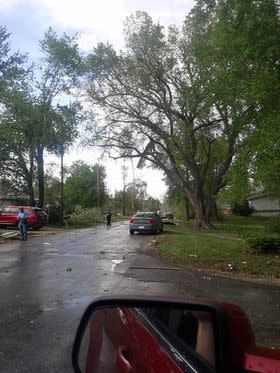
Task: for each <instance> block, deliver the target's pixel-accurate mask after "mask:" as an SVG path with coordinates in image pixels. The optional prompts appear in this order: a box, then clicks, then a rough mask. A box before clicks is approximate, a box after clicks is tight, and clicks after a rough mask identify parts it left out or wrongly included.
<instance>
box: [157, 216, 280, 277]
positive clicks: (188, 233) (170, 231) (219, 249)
mask: <svg viewBox="0 0 280 373" xmlns="http://www.w3.org/2000/svg"><path fill="white" fill-rule="evenodd" d="M270 221H271V220H270V218H259V217H227V218H225V220H224V221H220V222H216V223H215V229H214V230H212V231H210V232H201V231H198V230H196V229H195V228H194V226H193V222H192V221H190V222H188V223H186V224H182V223H181V224H179V225H176V226H172V225H165V226H164V231H165V232H166V234H164V233H163V235H162V236H160V239H159V245H158V246H157V248H156V250H157V252H158V253H159V255H160V256H162V257H165V258H166V259H168V260H171V261H172V262H173V263H174V264H177V265H182V266H187V267H191V268H195V269H200V270H204V271H208V272H227V273H229V272H230V273H232V274H234V275H239V276H242V275H250V276H251V277H252V276H253V277H265V278H268V279H277V278H280V254H277V253H276V254H265V255H264V254H259V255H258V254H253V253H252V252H250V250H249V247H248V244H247V242H246V241H245V239H243V237H244V235H247V234H259V233H262V232H263V233H264V232H266V230H267V227H268V226H269V224H270Z"/></svg>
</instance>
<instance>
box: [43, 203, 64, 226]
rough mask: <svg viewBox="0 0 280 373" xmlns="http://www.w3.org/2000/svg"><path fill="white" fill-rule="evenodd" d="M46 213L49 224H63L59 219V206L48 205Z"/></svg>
mask: <svg viewBox="0 0 280 373" xmlns="http://www.w3.org/2000/svg"><path fill="white" fill-rule="evenodd" d="M46 213H47V214H48V223H49V224H54V225H56V224H63V222H62V221H61V207H60V206H57V205H50V206H49V207H48V208H47V209H46Z"/></svg>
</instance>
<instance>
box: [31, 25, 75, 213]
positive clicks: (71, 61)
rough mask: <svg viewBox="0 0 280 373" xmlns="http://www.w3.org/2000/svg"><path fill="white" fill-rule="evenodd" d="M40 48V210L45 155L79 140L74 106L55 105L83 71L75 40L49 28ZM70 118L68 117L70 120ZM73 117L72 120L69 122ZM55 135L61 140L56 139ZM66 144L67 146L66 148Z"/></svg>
mask: <svg viewBox="0 0 280 373" xmlns="http://www.w3.org/2000/svg"><path fill="white" fill-rule="evenodd" d="M40 46H41V50H42V52H43V55H44V57H43V59H42V64H41V67H40V70H41V79H40V80H39V81H38V82H37V94H36V114H37V121H36V122H35V124H36V126H35V128H34V138H35V139H36V161H37V173H38V188H39V206H43V205H44V151H45V150H46V149H54V150H56V151H57V148H56V145H58V148H60V149H62V147H64V146H66V144H69V141H70V142H71V141H73V140H74V138H75V136H74V134H75V130H73V109H74V108H73V106H72V107H68V108H67V107H65V106H64V108H63V107H61V106H58V107H57V110H55V109H54V108H53V105H54V103H55V100H58V99H59V96H61V95H65V94H66V95H69V94H70V93H71V88H73V87H74V85H75V84H76V81H77V77H78V73H77V72H78V71H79V68H80V64H81V60H80V55H79V52H78V45H77V38H76V37H75V36H74V37H69V36H67V35H66V34H63V36H61V37H58V36H57V34H56V33H55V32H54V31H53V30H52V29H51V28H49V30H48V31H47V32H46V33H45V35H44V38H43V40H42V41H41V42H40ZM74 110H75V109H74ZM66 117H68V120H67V119H66ZM70 117H71V120H69V118H70ZM68 125H69V126H68ZM57 127H58V128H57ZM62 127H63V129H62ZM53 134H55V135H57V136H55V137H53ZM71 135H73V136H71ZM70 139H71V140H70ZM63 142H64V144H65V145H63ZM61 152H62V150H61V151H60V153H61ZM63 153H64V151H63Z"/></svg>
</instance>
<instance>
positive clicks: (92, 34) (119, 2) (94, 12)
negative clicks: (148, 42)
mask: <svg viewBox="0 0 280 373" xmlns="http://www.w3.org/2000/svg"><path fill="white" fill-rule="evenodd" d="M0 1H1V0H0ZM13 1H15V2H16V1H17V0H13ZM18 1H20V0H18ZM25 1H26V2H27V3H29V4H32V5H33V7H34V10H35V11H36V12H37V13H38V16H39V17H40V18H42V19H44V20H45V26H47V25H48V24H51V25H53V27H54V28H56V27H58V28H59V29H60V30H73V31H74V32H80V33H81V34H82V41H81V45H82V46H83V48H84V49H92V47H93V45H95V44H96V43H97V42H99V41H109V42H110V43H112V44H113V45H114V46H115V48H117V49H121V48H122V47H123V34H122V31H123V22H124V20H125V18H126V17H127V16H129V15H130V14H132V13H134V12H135V11H136V10H143V11H147V12H148V13H149V14H150V15H151V16H152V17H153V19H154V21H156V22H157V21H159V22H160V23H161V24H163V25H164V26H168V25H170V24H182V21H183V19H184V17H185V15H186V14H187V13H188V12H189V10H190V9H191V7H192V6H193V4H194V0H153V1H151V0H141V1H140V0H134V1H131V0H103V1H97V0H79V1H71V0H25Z"/></svg>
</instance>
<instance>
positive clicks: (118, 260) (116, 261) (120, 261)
mask: <svg viewBox="0 0 280 373" xmlns="http://www.w3.org/2000/svg"><path fill="white" fill-rule="evenodd" d="M122 262H123V259H113V260H112V263H113V264H112V268H111V271H112V272H114V270H115V267H116V265H117V264H121V263H122Z"/></svg>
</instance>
